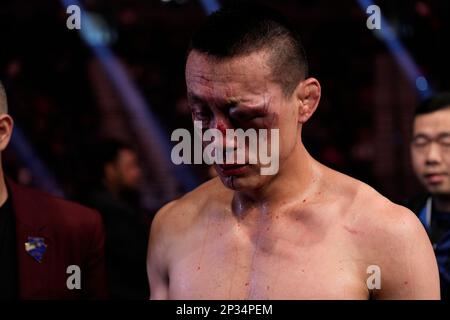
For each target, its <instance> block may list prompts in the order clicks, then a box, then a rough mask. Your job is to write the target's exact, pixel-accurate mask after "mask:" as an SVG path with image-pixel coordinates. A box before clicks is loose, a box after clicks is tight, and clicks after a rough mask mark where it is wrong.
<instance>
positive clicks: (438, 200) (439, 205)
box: [433, 195, 450, 213]
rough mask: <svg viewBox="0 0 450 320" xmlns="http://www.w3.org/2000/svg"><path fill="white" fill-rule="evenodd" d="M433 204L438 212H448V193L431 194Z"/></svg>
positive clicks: (449, 204) (449, 198) (449, 205)
mask: <svg viewBox="0 0 450 320" xmlns="http://www.w3.org/2000/svg"><path fill="white" fill-rule="evenodd" d="M433 206H434V207H435V208H436V210H438V211H439V212H449V213H450V195H435V196H433Z"/></svg>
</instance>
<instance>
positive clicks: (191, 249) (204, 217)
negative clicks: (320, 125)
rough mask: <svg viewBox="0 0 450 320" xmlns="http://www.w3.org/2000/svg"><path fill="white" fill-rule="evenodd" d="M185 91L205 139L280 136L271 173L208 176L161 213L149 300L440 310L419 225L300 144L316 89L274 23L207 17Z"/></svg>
mask: <svg viewBox="0 0 450 320" xmlns="http://www.w3.org/2000/svg"><path fill="white" fill-rule="evenodd" d="M186 83H187V90H188V98H189V101H190V105H191V109H192V115H193V119H194V120H197V121H202V124H203V127H205V128H217V129H219V130H221V131H225V129H236V128H243V129H248V128H255V129H260V128H265V129H271V128H278V129H279V135H280V144H279V171H278V173H277V174H275V175H261V174H260V165H258V164H256V165H251V164H246V165H242V166H231V167H230V166H221V165H216V170H217V173H218V175H219V177H218V178H214V179H212V180H210V181H208V182H206V183H205V184H203V185H201V186H200V187H198V188H197V189H195V190H194V191H192V192H190V193H189V194H187V195H185V196H184V197H182V198H181V199H179V200H176V201H173V202H171V203H169V204H168V205H166V206H165V207H164V208H162V209H161V210H160V211H159V213H158V214H157V216H156V218H155V220H154V222H153V225H152V230H151V235H150V246H149V254H148V262H147V266H148V275H149V282H150V286H151V298H152V299H368V298H376V299H439V277H438V270H437V266H436V260H435V256H434V254H433V249H432V247H431V245H430V241H429V240H428V237H427V234H426V232H425V231H424V229H423V227H422V226H421V224H420V222H419V221H418V220H417V218H416V217H415V215H414V214H413V213H411V212H410V211H409V210H407V209H405V208H403V207H400V206H398V205H395V204H393V203H391V202H390V201H389V200H387V199H386V198H384V197H382V196H381V195H380V194H378V193H377V192H376V191H375V190H373V189H372V188H371V187H369V186H368V185H365V184H363V183H362V182H359V181H357V180H355V179H352V178H350V177H348V176H345V175H343V174H340V173H338V172H336V171H333V170H331V169H329V168H327V167H325V166H323V165H322V164H320V163H319V162H317V161H316V160H314V159H313V158H312V157H311V156H310V155H309V154H308V152H307V150H306V149H305V147H304V145H303V144H302V140H301V130H302V127H303V125H304V123H306V121H307V120H308V119H309V118H310V117H311V115H312V114H313V113H314V111H315V109H316V107H317V105H318V103H319V100H320V95H321V88H320V84H319V82H318V81H317V80H316V79H314V78H308V77H307V63H306V58H305V55H304V51H303V50H302V47H301V44H300V42H299V39H298V37H297V35H296V34H295V32H294V31H293V30H292V29H291V28H290V27H289V25H288V24H287V23H285V22H284V20H283V19H282V18H280V17H278V16H277V15H275V14H273V13H270V12H268V11H267V10H265V9H258V10H256V9H254V8H253V9H251V10H248V9H245V8H243V9H240V10H235V9H233V8H231V9H222V10H220V11H219V12H217V13H215V14H213V15H212V16H210V17H209V18H208V20H207V22H206V23H205V24H204V25H203V26H202V27H201V28H200V29H199V31H198V32H197V34H196V35H195V36H194V38H193V40H192V44H191V49H190V51H189V55H188V58H187V64H186ZM371 266H372V267H371ZM373 266H375V268H379V269H378V271H380V272H381V273H380V274H379V276H380V280H381V282H380V286H375V288H374V287H373V286H368V282H370V281H367V280H368V278H369V277H370V276H371V274H369V273H368V270H374V269H371V268H373Z"/></svg>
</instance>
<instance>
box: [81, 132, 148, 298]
mask: <svg viewBox="0 0 450 320" xmlns="http://www.w3.org/2000/svg"><path fill="white" fill-rule="evenodd" d="M92 164H93V172H92V175H91V176H92V177H96V181H95V182H94V190H92V192H90V195H89V200H88V204H89V205H90V206H92V207H93V208H95V209H97V210H98V211H99V212H100V214H101V215H102V217H103V222H104V225H105V230H106V241H105V253H106V270H107V278H108V289H109V292H110V297H111V298H112V299H133V300H135V299H137V300H141V299H145V300H147V299H148V297H149V295H150V293H149V286H148V282H147V281H146V280H147V271H146V256H147V242H148V226H147V224H146V221H145V217H144V214H143V213H142V210H141V207H140V197H139V191H138V186H139V181H140V177H141V169H140V166H139V161H138V157H137V154H136V152H135V151H134V150H133V148H132V147H131V146H130V145H128V144H126V143H124V142H122V141H120V140H117V139H112V138H110V139H105V140H103V141H101V142H100V143H98V144H96V146H95V148H94V152H93V153H92Z"/></svg>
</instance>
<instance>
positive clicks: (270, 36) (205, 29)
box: [188, 3, 308, 95]
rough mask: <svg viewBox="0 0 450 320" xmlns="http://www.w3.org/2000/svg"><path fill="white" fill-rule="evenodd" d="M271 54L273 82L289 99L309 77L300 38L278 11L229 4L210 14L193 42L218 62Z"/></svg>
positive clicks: (194, 45)
mask: <svg viewBox="0 0 450 320" xmlns="http://www.w3.org/2000/svg"><path fill="white" fill-rule="evenodd" d="M263 49H266V50H270V51H269V52H270V58H269V61H268V64H269V66H270V67H271V71H272V77H273V79H274V80H275V81H276V82H278V83H280V85H281V87H282V89H283V92H284V93H285V94H286V95H290V94H291V93H292V92H293V90H294V89H295V87H296V86H297V84H298V83H299V82H300V81H301V80H303V79H305V78H306V77H307V76H308V62H307V59H306V53H305V50H304V48H303V45H302V43H301V41H300V36H299V35H298V34H297V32H296V31H295V29H294V28H293V27H292V26H291V25H290V23H289V22H288V21H287V20H286V19H285V18H284V17H283V16H282V15H280V14H279V13H277V12H276V11H275V10H273V9H270V8H267V7H263V6H260V5H251V4H249V3H244V4H236V3H233V4H230V5H228V6H224V7H222V8H221V9H220V10H218V11H216V12H214V13H213V14H211V15H210V16H209V17H208V18H207V19H206V21H205V22H204V23H203V24H202V25H201V26H200V28H199V29H198V30H197V32H196V33H195V34H194V36H193V37H192V39H191V43H190V46H189V50H188V53H189V52H191V51H192V50H196V51H198V52H200V53H204V54H207V55H210V56H212V57H215V58H218V59H226V58H233V57H239V56H244V55H248V54H251V53H253V52H257V51H259V50H263Z"/></svg>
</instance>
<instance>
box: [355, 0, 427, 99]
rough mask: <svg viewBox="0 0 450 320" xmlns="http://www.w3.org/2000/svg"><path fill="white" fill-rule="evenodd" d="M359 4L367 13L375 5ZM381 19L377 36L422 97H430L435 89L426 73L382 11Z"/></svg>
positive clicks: (368, 0)
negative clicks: (424, 73) (422, 70)
mask: <svg viewBox="0 0 450 320" xmlns="http://www.w3.org/2000/svg"><path fill="white" fill-rule="evenodd" d="M358 4H359V6H360V7H361V9H362V10H363V11H364V12H365V13H366V10H367V8H368V7H369V6H372V5H375V3H374V1H372V0H358ZM380 19H381V28H380V29H373V32H374V33H375V36H376V37H377V38H379V39H381V40H382V41H383V42H384V43H385V44H386V46H387V48H388V50H389V51H390V52H391V54H392V56H393V57H394V59H395V60H396V61H397V63H398V64H399V66H400V67H401V69H402V70H403V72H404V73H405V75H406V77H407V78H408V80H409V82H410V83H411V85H412V86H413V87H414V88H415V89H416V90H417V92H418V93H419V95H420V97H421V98H422V99H425V98H428V97H429V96H431V95H432V94H433V90H432V89H431V88H430V85H429V82H428V80H427V79H426V77H425V75H423V74H422V73H421V72H420V70H419V68H418V67H417V64H416V63H415V62H414V59H413V58H412V57H411V55H410V54H409V52H408V51H407V50H406V48H405V47H404V46H403V44H402V43H401V41H400V40H399V39H398V37H397V35H396V33H395V30H394V29H393V28H392V26H391V25H390V23H389V22H388V21H387V20H386V19H385V18H384V16H383V14H381V13H380Z"/></svg>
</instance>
